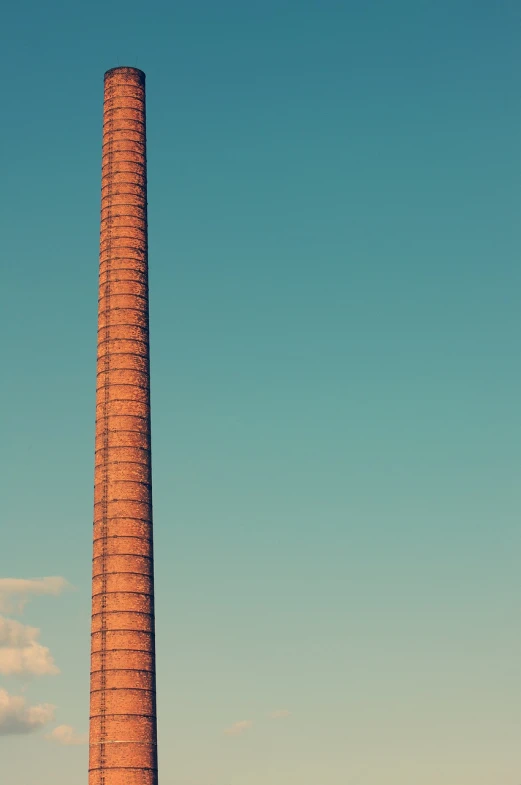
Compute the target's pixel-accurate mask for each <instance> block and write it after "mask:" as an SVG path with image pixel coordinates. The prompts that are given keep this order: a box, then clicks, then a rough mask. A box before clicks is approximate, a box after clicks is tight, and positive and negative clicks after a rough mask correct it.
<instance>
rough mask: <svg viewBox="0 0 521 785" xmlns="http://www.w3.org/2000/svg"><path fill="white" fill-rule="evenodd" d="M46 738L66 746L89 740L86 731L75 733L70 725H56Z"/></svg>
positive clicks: (84, 742)
mask: <svg viewBox="0 0 521 785" xmlns="http://www.w3.org/2000/svg"><path fill="white" fill-rule="evenodd" d="M46 738H47V739H49V741H55V742H57V743H58V744H64V745H66V746H71V745H75V744H87V742H88V740H89V737H88V734H87V733H76V731H75V730H74V728H72V727H71V726H70V725H58V727H57V728H55V729H54V730H53V731H52V732H51V733H49V734H48V735H47V737H46Z"/></svg>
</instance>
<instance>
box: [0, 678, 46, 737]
mask: <svg viewBox="0 0 521 785" xmlns="http://www.w3.org/2000/svg"><path fill="white" fill-rule="evenodd" d="M54 709H55V706H51V704H49V703H42V704H40V705H38V706H27V702H26V700H25V698H23V697H22V696H21V695H9V693H8V692H7V690H4V689H2V688H1V687H0V736H12V735H15V734H16V735H20V734H25V733H33V732H34V731H37V730H39V729H40V728H43V726H44V725H47V723H48V722H51V721H52V720H53V719H54Z"/></svg>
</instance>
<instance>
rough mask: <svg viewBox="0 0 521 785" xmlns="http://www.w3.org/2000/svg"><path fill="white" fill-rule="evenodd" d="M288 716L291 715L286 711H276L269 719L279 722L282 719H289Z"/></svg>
mask: <svg viewBox="0 0 521 785" xmlns="http://www.w3.org/2000/svg"><path fill="white" fill-rule="evenodd" d="M290 715H291V712H290V711H288V710H287V709H277V711H273V712H272V713H271V714H270V717H271V719H272V720H281V719H283V718H284V717H289V716H290Z"/></svg>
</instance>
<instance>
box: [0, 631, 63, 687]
mask: <svg viewBox="0 0 521 785" xmlns="http://www.w3.org/2000/svg"><path fill="white" fill-rule="evenodd" d="M39 635H40V630H39V629H38V628H37V627H30V626H29V625H27V624H21V622H19V621H15V620H14V619H7V618H6V617H5V616H0V673H2V674H3V675H4V676H47V675H54V674H57V673H59V672H60V671H59V669H58V668H57V667H56V665H55V663H54V660H53V658H52V655H51V652H50V651H49V649H48V648H47V646H42V644H41V643H38V640H37V639H38V637H39Z"/></svg>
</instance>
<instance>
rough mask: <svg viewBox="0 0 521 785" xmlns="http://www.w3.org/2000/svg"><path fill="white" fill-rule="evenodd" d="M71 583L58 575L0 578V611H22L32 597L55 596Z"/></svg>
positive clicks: (68, 587) (69, 587)
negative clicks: (30, 577) (32, 577)
mask: <svg viewBox="0 0 521 785" xmlns="http://www.w3.org/2000/svg"><path fill="white" fill-rule="evenodd" d="M71 588H72V586H71V584H70V583H69V582H68V581H66V580H65V578H61V577H59V576H55V577H49V578H34V579H29V578H0V613H18V614H20V613H22V612H23V609H24V608H25V606H26V605H27V603H28V602H29V600H30V599H31V598H32V597H38V596H41V595H42V594H50V595H54V596H57V595H58V594H61V593H62V592H63V591H65V590H66V589H71Z"/></svg>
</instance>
